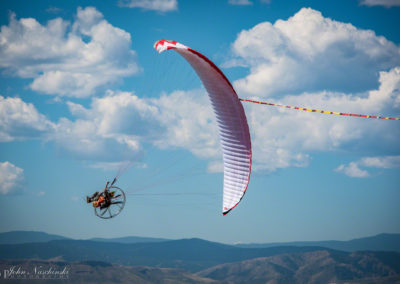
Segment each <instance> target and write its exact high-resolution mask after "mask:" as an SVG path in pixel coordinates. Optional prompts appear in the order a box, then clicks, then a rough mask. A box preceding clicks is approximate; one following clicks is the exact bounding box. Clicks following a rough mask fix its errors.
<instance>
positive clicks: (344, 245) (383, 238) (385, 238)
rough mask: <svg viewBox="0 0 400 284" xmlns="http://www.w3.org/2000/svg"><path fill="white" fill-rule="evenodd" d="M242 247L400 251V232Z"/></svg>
mask: <svg viewBox="0 0 400 284" xmlns="http://www.w3.org/2000/svg"><path fill="white" fill-rule="evenodd" d="M236 246H237V247H242V248H269V247H276V246H301V247H303V246H317V247H325V248H330V249H334V250H342V251H349V252H352V251H365V250H371V251H397V252H400V234H380V235H376V236H372V237H366V238H360V239H354V240H350V241H317V242H287V243H266V244H239V245H236Z"/></svg>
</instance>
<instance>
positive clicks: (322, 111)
mask: <svg viewBox="0 0 400 284" xmlns="http://www.w3.org/2000/svg"><path fill="white" fill-rule="evenodd" d="M239 100H241V101H242V102H248V103H255V104H260V105H268V106H276V107H283V108H289V109H297V110H303V111H309V112H317V113H325V114H335V115H343V116H353V117H364V118H376V119H386V120H400V118H399V117H387V116H376V115H367V114H354V113H345V112H334V111H326V110H319V109H311V108H305V107H295V106H287V105H281V104H273V103H268V102H259V101H253V100H247V99H239Z"/></svg>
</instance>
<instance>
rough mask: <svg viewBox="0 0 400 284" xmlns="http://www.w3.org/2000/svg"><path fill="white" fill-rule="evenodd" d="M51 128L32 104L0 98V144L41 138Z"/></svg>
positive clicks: (51, 124)
mask: <svg viewBox="0 0 400 284" xmlns="http://www.w3.org/2000/svg"><path fill="white" fill-rule="evenodd" d="M53 128H54V124H53V123H52V122H51V121H49V120H48V119H47V118H46V117H45V116H44V115H43V114H40V113H39V112H38V110H37V109H36V108H35V106H34V105H33V104H31V103H26V102H24V101H22V100H21V99H20V98H5V97H2V96H0V142H10V141H13V140H23V139H27V138H39V137H43V136H44V135H46V134H47V133H49V132H51V130H52V129H53Z"/></svg>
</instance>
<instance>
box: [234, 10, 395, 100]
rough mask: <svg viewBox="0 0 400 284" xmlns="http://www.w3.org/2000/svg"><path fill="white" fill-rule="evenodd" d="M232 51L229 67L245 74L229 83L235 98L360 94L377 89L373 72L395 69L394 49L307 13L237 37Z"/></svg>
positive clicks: (315, 13)
mask: <svg viewBox="0 0 400 284" xmlns="http://www.w3.org/2000/svg"><path fill="white" fill-rule="evenodd" d="M232 50H233V53H234V55H235V56H236V57H235V58H233V59H232V61H231V62H230V63H231V64H236V65H241V66H247V67H248V68H249V69H250V74H249V75H248V76H246V77H245V78H242V79H240V80H237V81H236V82H234V86H235V88H236V89H237V91H238V93H240V94H242V95H244V94H247V95H257V96H262V97H267V96H279V95H282V94H290V93H291V94H295V93H302V92H305V91H307V92H316V91H321V90H330V91H339V92H346V93H348V92H352V93H356V92H361V91H366V90H369V89H372V88H376V87H377V85H378V82H377V80H378V76H377V74H378V72H379V71H382V70H387V69H389V68H393V67H396V66H399V65H400V49H399V47H398V46H396V45H395V44H394V43H392V42H390V41H388V40H386V39H385V38H384V37H381V36H377V35H376V34H375V33H374V32H373V31H371V30H361V29H358V28H356V27H354V26H353V25H351V24H346V23H341V22H338V21H334V20H331V19H329V18H324V17H323V16H322V15H321V13H320V12H318V11H316V10H313V9H310V8H303V9H301V10H300V11H299V12H297V13H296V14H295V15H294V16H293V17H291V18H289V19H288V20H278V21H276V22H275V23H274V24H271V23H269V22H264V23H260V24H258V25H256V26H255V27H253V28H251V29H250V30H244V31H242V32H241V33H240V34H239V35H238V37H237V39H236V40H235V42H234V43H233V45H232ZM227 65H229V62H228V64H227Z"/></svg>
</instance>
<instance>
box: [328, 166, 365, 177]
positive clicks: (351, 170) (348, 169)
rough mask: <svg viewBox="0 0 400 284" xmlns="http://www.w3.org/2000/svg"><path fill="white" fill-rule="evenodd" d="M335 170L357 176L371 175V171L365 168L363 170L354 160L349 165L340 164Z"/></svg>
mask: <svg viewBox="0 0 400 284" xmlns="http://www.w3.org/2000/svg"><path fill="white" fill-rule="evenodd" d="M335 171H336V172H339V173H344V174H345V175H347V176H349V177H356V178H365V177H369V173H368V172H367V171H365V170H361V169H360V168H359V167H358V164H357V163H354V162H351V163H350V164H349V165H348V166H345V165H340V166H339V167H338V168H337V169H336V170H335Z"/></svg>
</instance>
